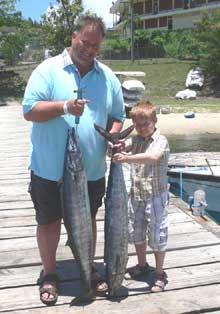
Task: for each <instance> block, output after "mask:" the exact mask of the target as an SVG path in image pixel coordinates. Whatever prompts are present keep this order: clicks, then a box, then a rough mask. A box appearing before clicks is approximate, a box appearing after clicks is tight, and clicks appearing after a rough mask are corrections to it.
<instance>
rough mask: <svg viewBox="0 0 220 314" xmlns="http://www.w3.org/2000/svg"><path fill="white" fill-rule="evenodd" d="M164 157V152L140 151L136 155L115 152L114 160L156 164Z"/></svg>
mask: <svg viewBox="0 0 220 314" xmlns="http://www.w3.org/2000/svg"><path fill="white" fill-rule="evenodd" d="M162 157H163V152H160V151H158V152H154V153H147V152H146V153H139V154H134V155H127V154H121V153H120V154H115V155H114V156H113V161H114V162H118V163H123V162H127V163H139V164H155V163H157V162H158V161H159V160H160V159H161V158H162Z"/></svg>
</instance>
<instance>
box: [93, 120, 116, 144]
mask: <svg viewBox="0 0 220 314" xmlns="http://www.w3.org/2000/svg"><path fill="white" fill-rule="evenodd" d="M94 127H95V129H96V131H98V132H99V134H101V135H102V136H103V137H104V138H105V139H106V140H107V141H109V142H111V141H112V136H111V134H110V133H109V132H108V131H106V130H105V129H103V128H102V127H101V126H99V125H97V124H95V123H94Z"/></svg>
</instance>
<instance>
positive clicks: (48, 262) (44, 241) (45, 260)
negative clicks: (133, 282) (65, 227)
mask: <svg viewBox="0 0 220 314" xmlns="http://www.w3.org/2000/svg"><path fill="white" fill-rule="evenodd" d="M60 229H61V220H60V219H59V220H56V221H54V222H51V223H49V224H46V225H38V226H37V243H38V248H39V251H40V256H41V260H42V264H43V270H44V275H46V274H53V273H55V272H56V250H57V246H58V243H59V239H60Z"/></svg>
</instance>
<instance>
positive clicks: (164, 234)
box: [149, 192, 168, 292]
mask: <svg viewBox="0 0 220 314" xmlns="http://www.w3.org/2000/svg"><path fill="white" fill-rule="evenodd" d="M167 205H168V194H167V193H166V192H164V193H163V194H162V195H160V196H159V197H153V198H152V201H151V222H150V230H149V231H150V232H149V245H150V246H151V247H152V249H153V250H154V255H155V263H156V269H155V278H154V282H153V284H152V287H151V292H160V291H163V290H164V287H165V284H166V282H167V280H166V275H165V273H164V271H163V265H164V259H165V254H166V253H165V252H166V249H167V239H168V208H167Z"/></svg>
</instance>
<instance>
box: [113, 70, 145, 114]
mask: <svg viewBox="0 0 220 314" xmlns="http://www.w3.org/2000/svg"><path fill="white" fill-rule="evenodd" d="M114 73H115V74H116V75H117V76H118V77H119V79H120V81H121V85H122V92H123V97H124V103H125V111H126V116H127V118H128V117H129V111H130V110H131V108H132V107H133V106H134V105H135V104H136V103H137V102H138V101H139V100H140V99H142V98H143V97H144V93H145V86H144V84H143V83H142V82H141V81H140V80H137V79H131V78H132V77H144V76H145V73H144V72H141V71H117V72H114Z"/></svg>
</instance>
